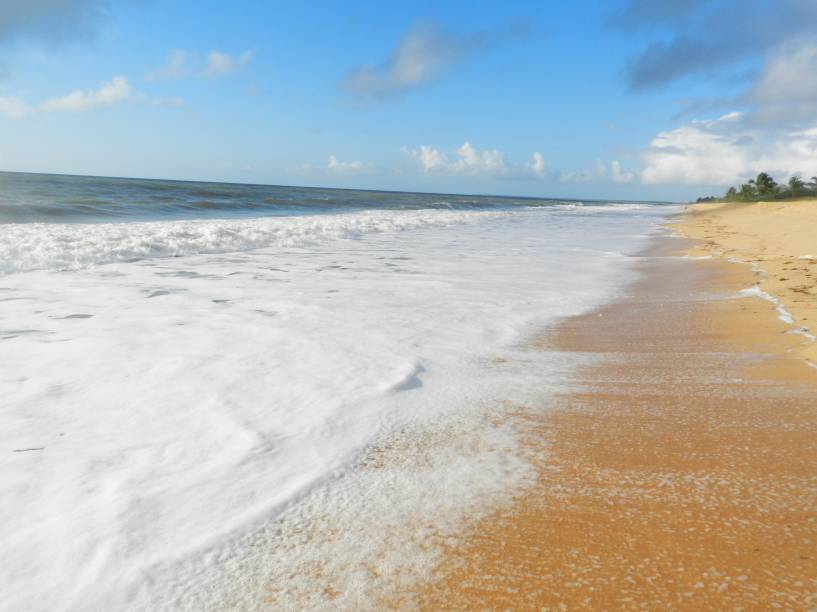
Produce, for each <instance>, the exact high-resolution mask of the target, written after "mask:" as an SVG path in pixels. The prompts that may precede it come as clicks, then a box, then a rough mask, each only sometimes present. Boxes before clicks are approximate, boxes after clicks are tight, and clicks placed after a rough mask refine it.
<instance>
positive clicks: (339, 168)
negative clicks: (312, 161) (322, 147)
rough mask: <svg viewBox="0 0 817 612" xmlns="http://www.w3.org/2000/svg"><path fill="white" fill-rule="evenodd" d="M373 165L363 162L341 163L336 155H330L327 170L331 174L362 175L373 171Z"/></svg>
mask: <svg viewBox="0 0 817 612" xmlns="http://www.w3.org/2000/svg"><path fill="white" fill-rule="evenodd" d="M371 168H372V165H371V164H369V163H366V162H362V161H340V160H339V159H338V158H337V157H336V156H335V155H330V156H329V160H328V161H327V162H326V169H327V170H329V171H330V172H338V173H340V172H342V173H360V172H364V171H367V170H371Z"/></svg>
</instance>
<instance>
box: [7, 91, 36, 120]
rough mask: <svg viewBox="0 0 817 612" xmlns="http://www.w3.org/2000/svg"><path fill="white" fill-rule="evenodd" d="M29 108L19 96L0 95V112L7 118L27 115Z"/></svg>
mask: <svg viewBox="0 0 817 612" xmlns="http://www.w3.org/2000/svg"><path fill="white" fill-rule="evenodd" d="M30 110H31V109H30V108H29V106H28V104H26V103H25V102H24V101H23V100H21V99H20V98H15V97H13V96H11V97H0V114H2V115H5V116H6V117H8V118H9V119H20V118H21V117H23V116H24V115H27V114H28V113H29V111H30Z"/></svg>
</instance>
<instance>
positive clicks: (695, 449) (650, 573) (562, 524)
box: [387, 239, 817, 610]
mask: <svg viewBox="0 0 817 612" xmlns="http://www.w3.org/2000/svg"><path fill="white" fill-rule="evenodd" d="M689 246H690V245H689V244H688V243H682V242H681V241H679V240H675V239H664V240H661V241H660V242H659V244H658V245H657V247H656V250H655V251H654V252H652V253H649V254H648V255H649V256H648V257H646V258H645V259H644V260H643V263H642V264H641V271H642V273H643V276H642V279H641V280H640V281H639V282H638V283H637V284H636V285H634V286H633V287H632V288H631V289H630V291H629V292H628V295H626V296H625V297H624V298H622V299H621V300H619V301H618V302H617V303H614V304H611V305H608V306H605V307H603V308H601V309H600V310H597V311H595V312H592V313H589V314H587V315H584V316H580V317H576V318H573V319H569V320H567V321H566V322H565V323H564V324H563V325H561V326H559V327H558V328H556V329H553V330H549V332H548V333H546V334H545V335H544V336H543V337H542V338H541V339H540V340H539V341H538V342H537V346H536V347H535V349H536V350H549V351H562V352H565V353H578V354H581V355H583V356H585V357H586V358H587V359H588V363H587V364H586V365H585V366H583V367H580V368H579V369H578V371H577V373H576V375H575V379H574V380H572V381H571V382H572V389H573V390H572V391H571V392H569V393H565V394H564V395H562V396H560V397H557V398H556V401H555V402H554V404H553V405H551V406H548V407H547V409H546V410H545V409H542V410H540V409H537V408H535V407H519V410H518V411H517V414H516V415H515V417H514V418H516V419H518V420H519V423H520V424H521V427H523V429H524V431H526V432H527V433H526V436H527V438H526V439H527V445H528V447H529V449H530V454H531V458H532V460H534V461H536V462H537V469H538V474H539V475H538V482H537V484H536V486H535V487H533V488H532V489H531V490H529V491H528V492H526V493H524V494H523V495H521V496H520V497H519V498H518V499H517V500H516V502H515V503H514V504H512V505H511V506H508V507H506V508H504V509H502V510H500V511H497V512H495V513H494V514H493V515H492V516H490V518H488V519H485V520H481V521H479V522H478V523H475V524H472V525H470V526H469V528H468V529H467V530H466V532H465V533H464V534H462V535H463V537H462V538H457V539H456V540H452V542H451V544H449V545H448V546H446V547H445V553H444V556H443V560H442V562H441V563H440V564H439V565H438V566H437V567H436V569H435V571H434V574H433V576H434V578H433V580H431V581H430V582H428V583H426V584H425V585H423V586H422V587H420V588H419V589H418V592H416V593H411V594H410V595H409V594H406V595H405V597H399V598H396V599H394V600H392V601H390V602H387V603H389V604H391V605H393V606H397V607H400V606H401V604H405V603H407V602H409V601H411V602H412V606H413V605H414V604H416V603H418V602H419V605H420V607H422V608H424V609H435V610H436V609H458V610H463V609H513V610H521V609H529V610H538V609H635V608H648V609H688V610H701V609H746V610H761V609H763V610H765V609H776V608H780V609H796V610H802V609H815V608H817V371H815V370H814V369H812V368H809V367H808V365H807V364H806V362H805V361H804V360H803V359H802V357H801V356H800V355H801V351H802V350H803V348H804V347H805V344H804V343H806V342H807V341H806V339H805V338H804V337H803V336H802V335H796V334H792V333H790V328H791V326H789V325H786V324H785V323H784V322H782V321H781V320H780V319H779V318H778V313H777V311H776V310H775V305H774V304H772V303H769V302H767V301H764V300H762V299H759V298H756V297H737V295H736V293H737V292H738V291H739V290H741V289H744V288H746V287H750V286H752V285H753V284H754V283H755V282H756V281H757V280H758V277H759V275H760V274H761V273H760V272H758V271H755V272H753V271H752V270H751V268H749V267H748V266H744V265H738V264H729V263H725V262H722V261H720V260H717V259H713V260H704V261H695V260H690V259H681V258H675V257H667V255H668V254H669V253H670V252H675V251H677V250H679V249H681V248H688V247H689ZM543 450H544V451H546V452H545V453H543V452H542V451H543ZM542 457H544V458H542Z"/></svg>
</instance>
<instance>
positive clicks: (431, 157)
mask: <svg viewBox="0 0 817 612" xmlns="http://www.w3.org/2000/svg"><path fill="white" fill-rule="evenodd" d="M402 151H403V152H404V153H406V154H407V155H410V156H411V157H412V158H414V159H415V160H416V161H417V162H418V163H419V165H420V168H421V169H422V170H423V171H424V172H427V173H430V174H448V175H465V176H491V177H505V178H532V177H536V176H542V175H544V174H545V172H546V167H545V158H544V156H543V155H542V154H541V153H539V152H534V153H533V155H532V156H531V160H530V161H529V162H524V163H520V164H513V163H509V162H508V161H507V158H506V155H505V154H504V153H503V152H501V151H498V150H497V149H476V148H474V147H473V146H471V143H469V142H465V143H464V144H463V145H462V146H461V147H459V148H458V149H457V150H456V151H455V152H454V154H453V156H449V155H448V154H447V153H445V152H443V151H441V150H439V149H434V148H432V147H429V146H427V145H422V146H421V147H420V148H419V149H410V148H408V147H403V148H402Z"/></svg>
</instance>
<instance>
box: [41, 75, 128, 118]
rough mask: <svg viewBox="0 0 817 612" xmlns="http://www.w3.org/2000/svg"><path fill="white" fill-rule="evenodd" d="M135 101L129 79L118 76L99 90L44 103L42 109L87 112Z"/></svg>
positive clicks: (91, 90) (80, 92)
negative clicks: (100, 107)
mask: <svg viewBox="0 0 817 612" xmlns="http://www.w3.org/2000/svg"><path fill="white" fill-rule="evenodd" d="M133 99H134V91H133V88H132V87H131V85H130V83H128V79H126V78H125V77H122V76H117V77H114V78H113V79H111V80H110V81H108V82H106V83H102V85H100V86H99V88H98V89H89V90H85V91H83V90H77V91H73V92H71V93H69V94H66V95H64V96H60V97H59V98H53V99H51V100H48V101H47V102H44V103H43V104H42V105H41V106H40V108H41V109H42V110H44V111H72V112H76V111H85V110H90V109H93V108H97V107H99V106H109V105H112V104H117V103H120V102H127V101H129V100H133Z"/></svg>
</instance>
